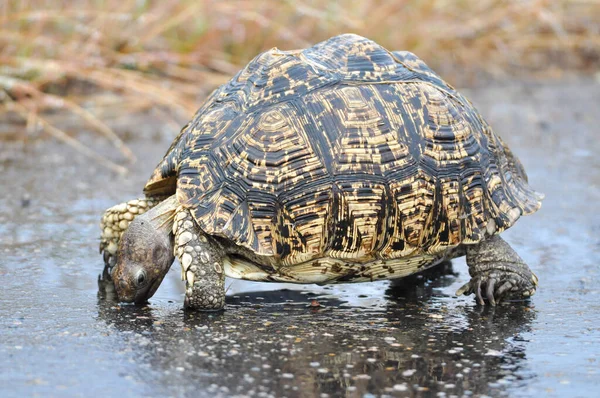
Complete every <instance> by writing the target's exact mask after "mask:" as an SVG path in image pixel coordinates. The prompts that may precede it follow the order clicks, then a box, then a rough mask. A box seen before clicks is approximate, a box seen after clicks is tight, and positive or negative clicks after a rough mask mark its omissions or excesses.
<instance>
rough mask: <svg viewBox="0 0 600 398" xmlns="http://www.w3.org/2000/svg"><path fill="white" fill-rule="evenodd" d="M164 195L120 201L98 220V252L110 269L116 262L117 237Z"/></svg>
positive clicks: (119, 237)
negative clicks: (99, 230)
mask: <svg viewBox="0 0 600 398" xmlns="http://www.w3.org/2000/svg"><path fill="white" fill-rule="evenodd" d="M163 199H165V197H147V198H140V199H134V200H130V201H129V202H124V203H120V204H118V205H115V206H113V207H111V208H109V209H107V210H106V211H105V212H104V214H103V215H102V220H101V221H100V229H101V231H102V232H101V234H100V254H102V255H103V257H104V264H105V266H106V267H108V269H109V270H111V269H112V268H113V267H114V265H115V264H116V263H117V247H118V246H119V239H121V235H122V234H123V232H125V230H126V229H127V227H128V226H129V223H130V222H131V221H133V219H134V218H135V217H136V216H138V215H140V214H143V213H145V212H147V211H148V210H150V209H151V208H153V207H154V206H156V205H157V204H158V203H160V202H161V201H162V200H163Z"/></svg>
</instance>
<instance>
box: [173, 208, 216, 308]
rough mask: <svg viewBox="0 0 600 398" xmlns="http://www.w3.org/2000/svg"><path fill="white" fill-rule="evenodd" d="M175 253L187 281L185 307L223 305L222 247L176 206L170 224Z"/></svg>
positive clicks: (187, 213)
mask: <svg viewBox="0 0 600 398" xmlns="http://www.w3.org/2000/svg"><path fill="white" fill-rule="evenodd" d="M173 233H174V234H175V255H176V256H177V258H178V259H179V262H180V263H181V277H182V279H183V280H185V281H186V289H185V292H186V293H185V307H186V308H189V309H197V310H201V311H217V310H220V309H223V307H224V306H225V273H224V268H223V258H224V257H225V252H224V250H223V248H222V247H221V246H220V245H219V244H218V243H217V242H216V241H215V240H214V239H213V238H211V237H210V236H208V235H206V234H204V232H202V230H200V228H199V227H198V225H197V224H196V222H195V221H194V218H193V217H192V215H191V214H190V212H189V211H188V210H185V209H183V208H179V209H178V211H177V215H176V217H175V223H174V224H173Z"/></svg>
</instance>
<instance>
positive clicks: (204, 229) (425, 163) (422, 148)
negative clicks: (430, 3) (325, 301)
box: [101, 34, 543, 310]
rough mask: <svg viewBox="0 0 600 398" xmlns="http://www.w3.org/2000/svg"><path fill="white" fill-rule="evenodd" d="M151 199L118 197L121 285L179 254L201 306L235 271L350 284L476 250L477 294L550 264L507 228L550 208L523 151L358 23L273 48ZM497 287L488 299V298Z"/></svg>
mask: <svg viewBox="0 0 600 398" xmlns="http://www.w3.org/2000/svg"><path fill="white" fill-rule="evenodd" d="M144 194H145V198H142V199H137V200H133V201H130V202H127V203H123V204H120V205H117V206H114V207H112V208H110V209H108V210H107V211H106V212H105V214H104V216H103V219H102V237H101V251H103V252H104V260H105V262H106V263H107V265H108V266H111V267H112V266H114V267H113V271H112V277H113V280H114V283H115V288H116V290H117V293H118V296H119V299H120V300H122V301H125V302H144V301H146V300H147V299H148V298H150V297H151V296H152V295H153V294H154V292H155V291H156V289H157V288H158V285H159V284H160V283H161V281H162V279H163V277H164V276H165V274H166V273H167V271H168V269H169V267H170V266H171V264H172V263H173V261H174V257H175V256H176V257H177V258H178V259H179V262H180V263H181V268H182V278H183V279H184V280H185V281H186V294H185V306H186V307H188V308H196V309H201V310H216V309H221V308H223V307H224V303H225V288H224V284H225V276H229V277H232V278H240V279H247V280H253V281H274V282H295V283H318V284H328V283H345V282H364V281H375V280H382V279H394V278H401V277H404V276H407V275H410V274H413V273H416V272H419V271H421V270H423V269H425V268H427V267H430V266H432V265H434V264H436V263H438V262H440V261H441V260H444V259H450V258H454V257H457V256H462V255H466V256H467V264H468V266H469V273H470V275H471V280H470V282H468V283H467V284H466V285H465V286H463V287H462V288H461V289H459V291H458V292H457V294H459V295H460V294H471V293H474V294H475V295H476V297H477V301H478V302H479V303H480V304H484V303H485V301H487V302H488V303H489V304H491V305H494V304H495V303H496V302H498V301H499V300H501V299H503V298H505V297H528V296H530V295H532V294H533V293H534V292H535V289H536V286H537V282H538V280H537V277H536V276H535V275H534V274H533V273H532V272H531V271H530V269H529V268H528V266H527V265H526V264H525V263H524V262H523V261H522V260H521V258H520V257H519V256H518V255H517V254H516V253H515V252H514V251H513V250H512V249H511V247H510V246H509V245H508V244H507V243H506V242H505V241H503V240H502V239H501V238H500V237H499V236H498V233H500V232H502V231H504V230H505V229H507V228H509V227H510V226H512V225H513V224H514V223H515V222H516V221H517V219H518V218H519V217H520V216H521V215H526V214H531V213H533V212H535V211H536V210H538V209H539V208H540V206H541V200H542V198H543V195H542V194H539V193H537V192H535V191H533V190H532V189H531V188H530V186H529V185H528V182H527V176H526V174H525V170H524V169H523V166H522V165H521V163H520V162H519V160H518V159H517V158H516V157H515V156H514V155H513V154H512V152H511V151H510V149H509V148H508V147H507V146H506V145H505V144H504V143H503V141H502V140H501V139H500V137H498V136H497V135H496V134H495V133H494V132H493V131H492V130H491V128H490V126H489V125H488V124H487V123H486V122H485V121H484V119H483V118H482V116H481V115H480V114H479V113H478V112H477V110H476V109H475V108H474V107H473V106H472V105H471V103H470V102H469V101H468V100H467V99H466V98H465V97H463V96H462V95H461V94H459V93H458V92H457V91H456V90H455V89H454V88H453V87H452V86H450V85H448V84H447V83H445V82H444V81H443V80H442V79H441V78H440V77H439V76H438V75H437V74H435V73H434V72H433V71H432V70H431V69H429V67H428V66H427V65H425V63H424V62H423V61H421V60H420V59H419V58H417V57H416V56H415V55H414V54H412V53H410V52H405V51H395V52H390V51H388V50H386V49H384V48H383V47H381V46H380V45H378V44H377V43H374V42H373V41H371V40H368V39H366V38H363V37H360V36H357V35H353V34H345V35H340V36H336V37H333V38H331V39H329V40H327V41H324V42H322V43H319V44H316V45H315V46H313V47H310V48H307V49H304V50H298V51H280V50H278V49H276V48H274V49H272V50H269V51H266V52H264V53H262V54H260V55H258V56H257V57H256V58H254V60H252V62H250V63H249V64H248V65H247V66H246V67H245V68H244V69H243V70H241V71H240V72H239V73H238V74H237V75H235V77H234V78H233V79H231V81H229V82H228V83H227V84H225V85H223V86H221V87H220V88H219V89H217V90H216V91H215V92H214V93H213V94H212V95H211V96H210V97H209V98H208V100H207V101H206V103H205V104H204V105H203V106H202V107H201V108H200V110H199V111H198V112H197V113H196V115H195V116H194V118H193V120H192V121H191V122H190V123H188V124H187V125H186V126H185V127H184V128H183V129H182V130H181V132H180V133H179V135H178V136H177V138H175V140H174V141H173V143H172V145H171V147H170V148H169V150H168V151H167V153H166V155H165V156H164V158H163V159H162V161H161V162H160V163H159V165H158V166H157V168H156V170H155V171H154V173H153V174H152V176H151V177H150V180H149V181H148V182H147V184H146V186H145V188H144ZM484 299H485V301H484Z"/></svg>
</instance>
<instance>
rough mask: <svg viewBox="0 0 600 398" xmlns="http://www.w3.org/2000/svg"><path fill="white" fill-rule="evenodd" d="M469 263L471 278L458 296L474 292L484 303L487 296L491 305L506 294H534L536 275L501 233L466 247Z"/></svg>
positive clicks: (524, 295)
mask: <svg viewBox="0 0 600 398" xmlns="http://www.w3.org/2000/svg"><path fill="white" fill-rule="evenodd" d="M467 265H468V266H469V274H470V275H471V280H470V281H469V282H468V283H467V284H465V285H464V286H463V287H461V288H460V289H458V291H457V292H456V294H457V295H458V296H460V295H461V294H471V293H474V294H475V296H476V297H477V302H478V303H479V304H481V305H484V304H485V301H484V296H485V298H487V300H488V302H489V303H490V305H496V303H497V302H499V301H500V300H502V299H503V298H506V297H512V298H525V297H530V296H532V295H533V294H534V293H535V290H536V287H537V284H538V278H537V276H535V274H534V273H533V272H531V270H530V269H529V267H528V266H527V264H525V263H524V262H523V260H522V259H521V257H519V255H518V254H517V253H515V251H514V250H513V249H512V248H511V247H510V245H509V244H508V243H506V242H505V241H504V240H503V239H502V238H501V237H500V236H498V235H494V236H492V237H491V238H489V239H487V240H485V241H483V242H481V243H479V244H478V245H472V246H467Z"/></svg>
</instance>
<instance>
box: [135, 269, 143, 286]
mask: <svg viewBox="0 0 600 398" xmlns="http://www.w3.org/2000/svg"><path fill="white" fill-rule="evenodd" d="M135 282H136V285H137V286H142V285H143V284H144V283H145V282H146V271H144V270H141V271H139V272H138V273H137V276H136V278H135Z"/></svg>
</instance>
